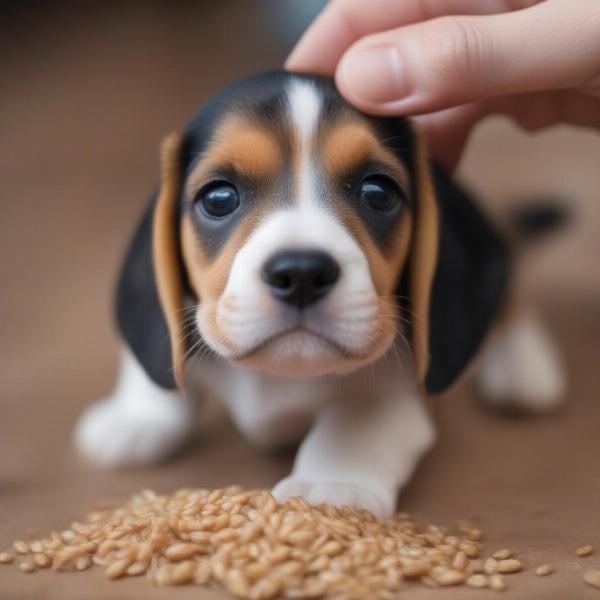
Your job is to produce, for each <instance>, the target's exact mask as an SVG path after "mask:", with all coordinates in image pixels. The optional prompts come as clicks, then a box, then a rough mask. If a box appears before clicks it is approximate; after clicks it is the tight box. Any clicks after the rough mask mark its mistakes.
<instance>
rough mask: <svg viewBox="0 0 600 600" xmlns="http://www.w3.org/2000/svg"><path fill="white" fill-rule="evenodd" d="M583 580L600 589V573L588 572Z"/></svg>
mask: <svg viewBox="0 0 600 600" xmlns="http://www.w3.org/2000/svg"><path fill="white" fill-rule="evenodd" d="M583 580H584V581H585V582H586V583H587V584H588V585H591V586H592V587H596V588H600V571H586V572H585V573H584V574H583Z"/></svg>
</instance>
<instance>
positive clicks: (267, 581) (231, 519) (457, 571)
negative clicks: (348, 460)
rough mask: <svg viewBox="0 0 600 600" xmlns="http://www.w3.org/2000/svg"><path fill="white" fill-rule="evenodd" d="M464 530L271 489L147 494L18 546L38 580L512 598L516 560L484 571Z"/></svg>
mask: <svg viewBox="0 0 600 600" xmlns="http://www.w3.org/2000/svg"><path fill="white" fill-rule="evenodd" d="M458 532H459V533H458V534H455V533H450V532H449V530H448V529H446V528H445V527H440V526H435V525H431V526H428V527H426V528H424V529H420V528H418V527H417V525H416V524H415V523H414V522H413V521H412V520H411V517H410V515H408V514H406V513H399V514H397V515H396V516H395V517H394V518H393V519H391V520H389V521H387V522H385V523H381V522H378V521H377V520H376V519H375V518H374V517H373V515H371V514H370V513H368V512H367V511H364V510H356V509H353V508H350V507H342V508H337V507H333V506H328V505H321V506H310V505H309V504H308V503H307V502H306V501H305V500H303V499H302V498H292V499H290V500H289V501H288V502H286V503H285V504H284V505H278V504H277V503H276V502H275V499H274V498H273V496H272V495H271V494H270V493H268V492H266V491H260V490H255V491H242V490H241V489H240V488H233V487H232V488H225V489H221V490H204V489H197V490H193V489H184V490H179V491H177V492H175V493H174V494H172V495H169V496H160V495H157V494H155V493H154V492H152V491H150V490H144V491H143V492H141V493H139V494H137V495H135V496H133V497H132V498H131V499H130V500H129V502H127V503H126V504H125V505H123V506H122V507H119V508H115V509H105V510H95V511H93V512H91V513H89V514H88V515H87V517H86V518H85V519H82V520H81V521H75V522H74V523H72V524H71V526H70V528H69V529H65V530H64V531H62V532H52V533H51V534H50V536H49V537H48V538H47V539H43V540H36V541H32V542H31V543H26V542H22V541H20V542H17V543H16V544H15V546H14V548H15V551H17V552H19V550H20V551H21V552H20V553H21V554H22V555H23V557H24V559H23V561H22V563H21V565H24V566H20V568H24V569H26V570H27V569H29V568H31V569H33V570H35V569H36V566H39V567H45V566H49V565H50V563H51V564H52V566H53V567H54V568H55V569H65V570H74V569H77V570H86V569H88V568H90V567H91V566H101V567H103V568H104V570H105V572H106V576H107V577H108V578H111V579H118V578H120V577H133V576H140V575H143V574H144V573H145V574H147V577H148V579H149V580H150V581H151V582H153V583H154V584H156V585H183V584H188V583H195V584H198V585H212V586H217V587H218V586H221V587H224V588H225V589H227V590H229V591H230V593H232V594H234V595H236V596H237V597H240V598H250V599H254V600H261V599H264V600H268V599H272V598H275V597H279V596H281V597H284V598H311V597H323V598H326V599H328V600H331V599H333V598H344V599H345V600H346V599H348V600H351V599H354V598H356V599H357V600H362V599H363V598H382V599H385V598H390V599H391V598H393V597H394V595H395V594H397V592H398V590H400V589H401V588H402V587H403V586H405V585H408V581H409V580H410V581H412V582H413V583H412V584H411V585H416V584H418V583H419V582H420V583H421V584H422V585H424V586H429V587H440V586H450V585H461V584H462V585H467V586H469V587H486V586H488V585H489V587H491V588H493V589H501V588H502V587H503V585H504V583H503V580H502V578H501V577H500V576H499V575H497V574H496V572H497V571H498V572H501V571H502V572H508V571H510V572H514V571H513V569H514V565H513V567H510V564H512V563H511V560H512V561H513V562H518V561H515V560H514V559H512V553H508V552H509V551H508V550H505V551H497V552H495V553H494V557H495V558H489V559H487V560H486V561H485V563H484V562H483V561H482V560H481V559H480V558H479V556H480V555H481V543H480V540H481V539H482V537H483V536H482V533H481V530H480V529H478V528H475V527H473V526H472V525H465V526H464V527H463V528H462V529H461V528H460V527H459V528H458ZM3 556H6V557H11V558H12V555H9V554H8V553H4V554H2V555H0V562H2V561H3V560H4V562H8V561H9V560H10V558H4V559H3V558H2V557H3ZM42 557H44V558H42ZM497 558H499V559H500V561H498V560H496V559H497ZM503 563H504V566H502V567H501V566H500V565H502V564H503ZM506 563H508V565H509V566H506ZM519 564H520V563H519ZM507 569H508V570H507ZM482 571H485V572H486V573H488V574H489V575H492V576H491V577H489V578H488V577H487V575H484V574H482V573H481V572H482Z"/></svg>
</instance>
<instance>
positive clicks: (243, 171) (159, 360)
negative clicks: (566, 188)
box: [76, 72, 509, 518]
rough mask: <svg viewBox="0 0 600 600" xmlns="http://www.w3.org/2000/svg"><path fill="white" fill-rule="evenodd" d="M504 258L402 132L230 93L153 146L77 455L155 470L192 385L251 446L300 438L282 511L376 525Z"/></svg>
mask: <svg viewBox="0 0 600 600" xmlns="http://www.w3.org/2000/svg"><path fill="white" fill-rule="evenodd" d="M508 263H509V260H508V252H507V250H506V248H505V245H504V243H503V241H502V240H501V239H500V237H499V236H498V235H497V234H496V233H495V231H494V230H493V229H492V228H491V227H490V225H489V223H488V222H487V221H486V220H485V219H484V218H483V217H482V215H481V214H480V212H479V211H478V210H477V209H476V208H475V206H474V205H473V203H472V201H471V200H470V199H469V197H468V196H467V195H466V193H465V192H464V191H463V190H462V189H461V188H460V187H458V186H457V185H456V184H455V183H454V182H453V181H452V180H451V179H450V178H449V177H448V175H447V174H446V173H445V172H444V171H443V170H442V169H441V168H440V167H439V166H437V165H436V164H433V163H431V162H430V161H429V159H428V156H427V150H426V148H425V144H424V140H423V139H422V137H420V136H419V134H418V133H417V131H416V130H415V129H414V128H413V127H412V125H411V123H410V122H409V121H408V120H406V119H403V118H378V117H373V116H367V115H364V114H361V113H360V112H358V111H357V110H355V109H354V108H352V107H351V106H350V105H348V104H347V103H346V102H345V101H344V100H343V99H342V97H341V96H340V95H339V94H338V93H337V91H336V89H335V87H334V85H333V83H332V82H331V81H330V80H329V79H326V78H321V77H312V76H305V75H295V74H290V73H286V72H273V73H267V74H261V75H257V76H253V77H250V78H248V79H245V80H243V81H239V82H236V83H234V84H233V85H230V86H229V87H228V88H226V89H225V90H223V91H222V92H220V93H219V94H217V95H216V96H215V97H214V98H212V99H211V100H210V101H209V102H208V103H207V104H206V105H205V106H204V107H203V108H202V109H201V110H200V111H199V112H198V114H197V115H196V116H195V117H194V118H193V119H192V120H191V121H190V123H189V124H188V125H187V127H186V128H185V130H184V131H183V132H182V133H181V134H173V135H171V136H169V137H168V138H167V139H166V140H165V142H164V144H163V147H162V173H161V184H160V189H159V190H158V192H157V193H156V194H155V196H154V197H153V198H152V200H151V202H150V205H149V207H148V209H147V211H146V212H145V214H144V216H143V218H142V220H141V222H140V225H139V227H138V229H137V232H136V233H135V236H134V238H133V242H132V244H131V246H130V248H129V251H128V252H127V255H126V257H125V261H124V265H123V268H122V271H121V275H120V279H119V283H118V288H117V293H116V317H117V322H118V327H119V330H120V333H121V337H122V347H123V348H122V357H121V368H120V375H119V377H118V382H117V385H116V389H115V391H114V393H113V395H112V396H111V397H110V398H108V399H106V400H104V401H102V402H99V403H97V404H95V405H93V406H92V407H91V408H89V409H88V410H87V411H86V412H85V414H84V415H83V416H82V418H81V420H80V422H79V425H78V427H77V430H76V440H77V443H78V445H79V447H80V449H81V450H82V451H83V453H84V454H85V455H87V456H88V457H89V458H91V459H92V460H93V461H95V462H97V463H99V464H100V465H104V466H119V465H132V464H147V463H153V462H155V461H159V460H161V459H163V458H164V457H166V456H167V455H168V454H169V453H171V452H172V451H173V450H175V449H176V448H177V447H179V446H180V445H181V444H182V442H183V441H184V440H185V439H186V438H187V437H188V436H189V435H190V434H191V433H193V431H194V422H195V410H196V405H195V403H194V401H193V400H194V397H195V396H197V395H202V393H203V392H201V393H200V394H198V392H197V390H198V389H199V388H201V389H202V388H203V389H206V390H209V391H210V393H212V394H215V395H216V396H217V397H218V398H220V399H221V401H222V402H223V403H224V404H225V405H226V407H227V408H228V410H229V411H230V413H231V416H232V418H233V420H234V421H235V423H236V424H237V426H238V427H239V429H240V430H241V432H242V433H243V434H244V435H245V436H246V437H247V438H249V439H250V440H251V441H252V442H253V443H255V444H256V445H258V446H259V447H262V448H274V447H279V446H285V445H289V444H291V443H297V442H298V441H300V440H302V441H301V444H300V447H299V450H298V453H297V456H296V460H295V464H294V467H293V471H292V473H291V474H290V475H289V477H286V478H285V479H284V480H283V481H280V482H279V483H277V485H276V486H275V487H274V494H275V496H276V498H277V499H278V500H280V501H283V500H285V499H286V498H288V497H290V496H297V495H299V496H303V497H304V498H306V499H307V500H308V501H310V502H313V503H319V502H328V503H332V504H337V505H342V504H348V505H353V506H358V507H361V508H366V509H368V510H370V511H372V512H373V513H374V514H375V515H377V516H378V517H380V518H386V517H389V516H390V515H391V514H392V513H393V511H394V508H395V504H396V498H397V494H398V491H399V489H400V488H402V487H403V486H404V485H405V484H406V482H407V481H408V479H409V477H410V475H411V473H412V472H413V470H414V468H415V466H416V463H417V461H418V460H419V458H420V457H421V456H422V454H423V453H424V452H425V451H426V450H427V449H428V448H429V447H430V446H431V444H432V443H433V440H434V427H433V424H432V422H431V418H430V415H429V412H428V409H427V406H426V403H425V402H424V396H425V395H427V394H430V393H437V392H441V391H443V390H444V389H446V388H447V387H448V386H449V385H450V384H451V383H452V382H453V381H454V380H455V379H456V378H457V377H458V376H459V374H460V373H461V372H462V371H463V370H464V369H465V367H466V365H467V364H468V363H469V361H470V360H471V358H472V357H473V356H474V354H475V353H476V351H477V349H478V348H479V347H480V345H481V343H482V341H483V339H484V337H485V336H486V333H487V332H488V330H489V329H490V327H491V326H492V324H493V322H494V320H495V318H496V316H497V315H498V314H499V311H500V310H501V308H502V306H503V302H504V299H505V297H506V290H507V282H508V273H509V266H508Z"/></svg>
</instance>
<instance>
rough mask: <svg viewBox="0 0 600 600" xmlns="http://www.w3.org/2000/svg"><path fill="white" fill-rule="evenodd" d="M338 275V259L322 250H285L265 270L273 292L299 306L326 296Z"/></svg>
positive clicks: (276, 296) (263, 276) (264, 277)
mask: <svg viewBox="0 0 600 600" xmlns="http://www.w3.org/2000/svg"><path fill="white" fill-rule="evenodd" d="M339 276H340V267H339V266H338V264H337V262H335V260H334V259H333V258H332V257H331V256H329V254H327V253H326V252H321V251H319V250H285V251H283V252H280V253H278V254H275V256H273V257H271V258H270V259H269V260H268V261H267V262H266V263H265V266H264V267H263V270H262V278H263V280H264V281H265V283H266V284H267V285H268V286H269V288H270V290H271V294H273V296H275V298H277V299H278V300H281V302H285V303H286V304H290V305H292V306H296V307H298V308H303V307H305V306H308V305H309V304H313V303H314V302H317V300H320V299H321V298H323V296H325V295H326V294H327V293H328V292H329V291H330V290H331V288H333V286H334V285H335V282H336V281H337V280H338V279H339Z"/></svg>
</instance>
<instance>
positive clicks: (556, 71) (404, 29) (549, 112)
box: [286, 0, 600, 168]
mask: <svg viewBox="0 0 600 600" xmlns="http://www.w3.org/2000/svg"><path fill="white" fill-rule="evenodd" d="M286 68H288V69H289V70H292V71H304V72H312V73H323V74H327V75H335V79H336V83H337V86H338V88H339V90H340V92H341V93H342V94H343V95H344V96H345V98H346V99H347V100H348V101H349V102H350V103H352V104H353V105H355V106H356V107H357V108H358V109H360V110H362V111H365V112H368V113H372V114H379V115H421V116H418V117H416V120H417V122H418V123H419V126H420V127H421V128H422V129H423V130H424V131H425V133H426V135H427V137H428V140H429V144H430V147H431V150H432V152H433V154H434V156H435V157H436V158H437V159H438V160H439V161H440V162H442V163H443V164H445V165H446V166H447V167H449V168H453V167H454V166H455V165H456V163H457V162H458V159H459V158H460V154H461V152H462V149H463V146H464V144H465V142H466V139H467V137H468V134H469V132H470V130H471V129H472V127H473V126H474V125H475V124H476V123H477V122H478V121H479V120H480V119H481V118H483V117H484V116H485V115H487V114H491V113H500V114H505V115H508V116H510V117H511V118H513V119H514V120H515V121H516V122H517V123H518V124H519V125H521V126H522V127H524V128H525V129H528V130H537V129H540V128H544V127H548V126H550V125H554V124H557V123H569V124H572V125H580V126H588V127H596V128H600V2H599V1H598V0H577V1H576V2H574V1H573V0H543V1H540V0H437V1H431V0H402V1H398V0H368V1H365V0H332V1H331V2H330V3H329V5H328V6H327V7H326V8H325V10H324V11H323V12H322V13H321V15H320V16H319V17H318V18H317V19H316V20H315V22H314V23H313V24H312V25H311V27H310V28H309V29H308V30H307V32H306V33H305V34H304V36H303V37H302V38H301V40H300V42H299V43H298V45H297V46H296V48H295V49H294V51H293V52H292V54H291V55H290V57H289V58H288V60H287V62H286Z"/></svg>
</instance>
